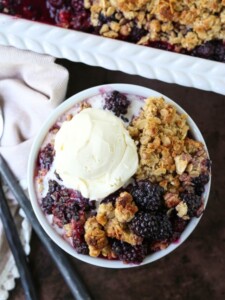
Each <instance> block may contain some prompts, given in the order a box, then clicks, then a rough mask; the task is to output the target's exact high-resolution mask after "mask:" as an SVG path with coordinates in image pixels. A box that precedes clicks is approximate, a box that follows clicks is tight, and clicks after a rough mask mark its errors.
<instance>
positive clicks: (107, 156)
mask: <svg viewBox="0 0 225 300" xmlns="http://www.w3.org/2000/svg"><path fill="white" fill-rule="evenodd" d="M137 167H138V154H137V148H136V145H135V143H134V141H133V140H132V138H131V137H130V135H129V133H128V131H127V130H126V128H125V127H124V123H123V122H122V120H121V119H119V118H118V117H116V116H115V115H114V114H113V113H111V112H109V111H104V110H101V109H94V108H87V109H84V110H82V111H81V112H80V113H79V114H76V115H75V116H74V117H73V118H72V119H71V120H70V121H65V122H64V123H63V124H62V126H61V128H60V129H59V131H58V133H57V134H56V138H55V168H56V172H57V173H58V174H59V176H60V177H61V178H62V180H63V182H64V185H65V186H67V187H68V188H73V189H75V190H78V191H80V192H81V194H82V196H83V197H85V198H89V199H91V200H93V199H95V200H100V199H102V198H105V197H106V196H108V195H109V194H111V193H112V192H114V191H116V190H117V189H119V188H120V187H122V186H123V185H124V184H125V183H126V182H127V181H128V179H129V178H130V177H131V176H132V175H134V173H135V172H136V170H137Z"/></svg>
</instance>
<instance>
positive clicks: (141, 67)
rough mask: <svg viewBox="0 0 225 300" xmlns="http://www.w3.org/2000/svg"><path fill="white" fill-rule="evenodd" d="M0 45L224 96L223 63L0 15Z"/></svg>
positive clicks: (224, 76) (224, 65) (224, 73)
mask: <svg viewBox="0 0 225 300" xmlns="http://www.w3.org/2000/svg"><path fill="white" fill-rule="evenodd" d="M0 44H1V45H6V46H14V47H17V48H20V49H26V50H32V51H34V52H38V53H45V54H50V55H52V56H54V57H57V58H66V59H69V60H71V61H75V62H82V63H85V64H88V65H91V66H98V67H103V68H106V69H109V70H118V71H122V72H125V73H129V74H135V75H140V76H143V77H147V78H150V79H158V80H161V81H164V82H168V83H176V84H180V85H183V86H188V87H194V88H198V89H202V90H207V91H213V92H217V93H220V94H224V95H225V64H224V63H219V62H214V61H210V60H205V59H201V58H196V57H190V56H187V55H182V54H177V53H171V52H168V51H164V50H158V49H153V48H150V47H145V46H139V45H135V44H130V43H127V42H123V41H119V40H112V39H108V38H104V37H100V36H95V35H91V34H87V33H82V32H78V31H74V30H69V29H63V28H60V27H56V26H51V25H45V24H41V23H37V22H32V21H27V20H23V19H19V18H15V17H11V16H7V15H4V14H0Z"/></svg>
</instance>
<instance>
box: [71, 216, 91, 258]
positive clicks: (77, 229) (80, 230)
mask: <svg viewBox="0 0 225 300" xmlns="http://www.w3.org/2000/svg"><path fill="white" fill-rule="evenodd" d="M85 219H86V218H85V217H84V214H83V213H82V212H81V213H80V218H79V220H77V221H75V220H73V221H72V227H73V235H72V242H73V247H74V248H75V249H76V251H77V253H80V254H88V253H89V250H88V245H87V243H86V242H85V239H84V234H85V230H84V223H85Z"/></svg>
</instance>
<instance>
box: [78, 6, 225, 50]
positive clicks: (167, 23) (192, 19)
mask: <svg viewBox="0 0 225 300" xmlns="http://www.w3.org/2000/svg"><path fill="white" fill-rule="evenodd" d="M84 3H85V7H86V8H88V9H90V10H91V22H92V25H93V26H96V27H97V26H100V34H101V35H103V36H105V37H110V38H117V37H118V36H119V35H122V36H128V35H129V34H130V32H131V31H132V29H133V28H134V26H137V28H139V29H143V30H145V31H146V34H145V35H144V36H143V37H141V38H140V40H139V41H137V43H138V44H140V45H147V44H148V42H150V41H163V42H167V43H169V44H171V45H174V46H175V49H176V50H177V51H179V50H180V49H181V48H185V49H187V50H191V49H193V48H195V47H196V46H198V45H201V44H203V43H205V42H207V41H210V40H213V39H222V40H224V39H225V1H224V0H222V1H219V0H197V1H196V0H195V1H194V0H180V1H177V0H129V1H125V0H93V1H91V0H90V1H89V0H85V2H84ZM104 17H105V18H106V19H107V22H104V21H102V20H103V19H104ZM110 18H111V19H112V20H111V21H109V20H110Z"/></svg>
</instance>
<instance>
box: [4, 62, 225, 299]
mask: <svg viewBox="0 0 225 300" xmlns="http://www.w3.org/2000/svg"><path fill="white" fill-rule="evenodd" d="M58 62H59V63H60V64H62V65H64V66H66V67H67V68H68V70H69V72H70V82H69V87H68V94H67V96H68V97H69V96H71V95H73V94H74V93H76V92H78V91H81V90H83V89H85V88H89V87H92V86H96V85H100V84H103V83H132V84H138V85H142V86H146V87H149V88H152V89H155V90H157V91H159V92H161V93H163V94H165V95H167V96H169V97H170V98H171V99H173V100H175V101H176V102H177V103H178V104H180V105H181V106H182V107H183V108H184V109H185V110H186V111H187V112H188V113H189V114H190V115H191V117H192V118H193V119H194V120H195V122H196V123H197V125H198V126H199V128H200V130H201V131H202V133H203V136H204V138H205V140H206V143H207V146H208V149H209V153H210V157H211V159H212V161H213V165H212V175H213V176H212V189H211V193H210V198H209V202H208V205H207V209H206V211H205V212H204V215H203V218H202V219H201V221H200V223H199V224H198V226H197V228H196V230H195V231H194V232H193V233H192V234H191V236H190V237H189V238H188V239H187V240H186V241H185V243H184V244H183V245H181V246H180V247H179V248H178V249H176V250H175V251H174V252H173V253H171V254H169V255H167V256H166V257H164V258H162V259H161V260H159V261H156V262H154V263H152V264H149V265H147V266H143V267H137V268H133V269H125V270H112V269H105V268H100V267H95V266H91V265H88V264H86V263H83V262H81V261H78V260H77V259H75V258H72V257H70V260H71V264H72V265H73V266H74V268H76V269H77V270H78V272H79V273H80V275H81V276H82V278H83V280H84V281H85V282H86V285H87V287H88V289H89V290H90V292H91V294H92V296H93V299H96V300H136V299H138V300H159V299H163V300H205V299H209V300H222V299H225V284H224V281H225V258H224V256H225V175H224V174H225V170H224V169H225V96H222V95H219V94H215V93H211V92H205V91H200V90H196V89H191V88H186V87H181V86H177V85H172V84H166V83H163V82H160V81H156V80H149V79H146V78H142V77H139V76H133V75H127V74H124V73H122V72H114V71H106V70H104V69H101V68H95V67H90V66H87V65H84V64H78V63H71V62H69V61H66V60H59V61H58ZM30 263H31V268H32V272H33V276H34V278H35V281H36V285H37V288H38V291H39V299H40V300H64V299H65V300H71V299H73V298H72V296H71V294H70V291H69V289H68V287H67V286H66V285H65V283H64V281H63V279H62V277H61V275H60V274H59V272H58V270H57V269H56V267H55V266H54V264H53V262H52V260H51V259H50V257H49V255H48V253H47V252H46V250H45V249H44V248H43V246H42V245H41V243H40V241H39V240H38V238H37V237H36V235H35V234H33V236H32V239H31V255H30ZM9 299H10V300H22V299H24V296H23V290H22V287H21V284H20V281H19V280H17V281H16V288H15V289H14V290H13V291H12V292H11V293H10V297H9Z"/></svg>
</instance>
